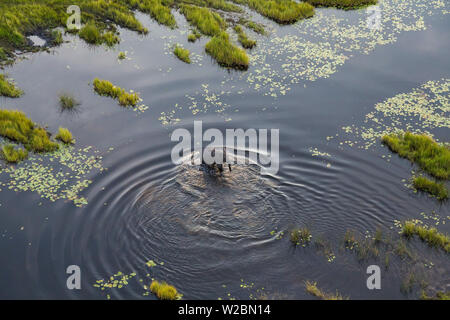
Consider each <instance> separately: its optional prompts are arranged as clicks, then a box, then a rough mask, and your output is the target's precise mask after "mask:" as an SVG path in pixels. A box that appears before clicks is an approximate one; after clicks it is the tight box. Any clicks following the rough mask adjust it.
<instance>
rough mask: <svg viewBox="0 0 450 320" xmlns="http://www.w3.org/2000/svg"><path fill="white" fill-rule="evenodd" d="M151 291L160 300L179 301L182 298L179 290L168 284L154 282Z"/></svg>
mask: <svg viewBox="0 0 450 320" xmlns="http://www.w3.org/2000/svg"><path fill="white" fill-rule="evenodd" d="M150 291H151V292H153V293H154V294H155V295H156V296H157V297H158V299H160V300H177V299H179V297H180V294H179V293H178V292H177V289H176V288H175V287H174V286H171V285H169V284H167V283H166V282H158V281H156V280H154V281H152V283H151V284H150Z"/></svg>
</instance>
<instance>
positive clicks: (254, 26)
mask: <svg viewBox="0 0 450 320" xmlns="http://www.w3.org/2000/svg"><path fill="white" fill-rule="evenodd" d="M238 23H239V24H242V25H244V26H246V27H247V28H249V29H251V30H253V31H254V32H256V33H259V34H261V35H266V34H267V33H266V30H265V29H264V25H263V24H261V23H257V22H254V21H252V20H248V19H246V18H240V19H239V21H238Z"/></svg>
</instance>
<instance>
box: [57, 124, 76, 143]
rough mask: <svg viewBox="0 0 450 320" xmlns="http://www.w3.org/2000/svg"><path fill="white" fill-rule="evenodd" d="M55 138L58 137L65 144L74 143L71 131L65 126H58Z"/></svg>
mask: <svg viewBox="0 0 450 320" xmlns="http://www.w3.org/2000/svg"><path fill="white" fill-rule="evenodd" d="M55 139H58V140H60V141H62V142H64V143H65V144H72V143H74V142H75V141H74V139H73V137H72V133H70V131H69V130H68V129H66V128H61V127H59V130H58V134H57V135H56V136H55Z"/></svg>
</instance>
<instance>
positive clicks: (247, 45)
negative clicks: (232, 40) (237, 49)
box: [234, 25, 256, 49]
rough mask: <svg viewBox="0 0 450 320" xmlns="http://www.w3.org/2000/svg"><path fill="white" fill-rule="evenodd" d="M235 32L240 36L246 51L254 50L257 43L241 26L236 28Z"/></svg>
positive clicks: (239, 38) (239, 39)
mask: <svg viewBox="0 0 450 320" xmlns="http://www.w3.org/2000/svg"><path fill="white" fill-rule="evenodd" d="M234 31H236V33H237V35H238V41H239V42H240V43H241V45H242V46H243V47H244V48H245V49H252V48H253V47H254V46H255V45H256V41H255V40H252V39H249V38H248V37H247V35H246V34H245V32H244V29H242V27H241V26H239V25H237V26H235V27H234Z"/></svg>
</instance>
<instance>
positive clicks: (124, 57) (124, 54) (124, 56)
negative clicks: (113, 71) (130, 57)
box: [117, 51, 127, 60]
mask: <svg viewBox="0 0 450 320" xmlns="http://www.w3.org/2000/svg"><path fill="white" fill-rule="evenodd" d="M126 58H127V55H126V53H125V52H122V51H121V52H119V55H118V56H117V59H119V60H125V59H126Z"/></svg>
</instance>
